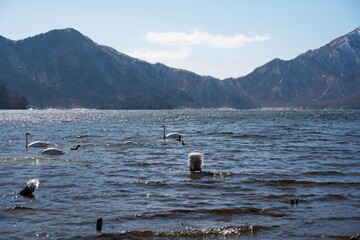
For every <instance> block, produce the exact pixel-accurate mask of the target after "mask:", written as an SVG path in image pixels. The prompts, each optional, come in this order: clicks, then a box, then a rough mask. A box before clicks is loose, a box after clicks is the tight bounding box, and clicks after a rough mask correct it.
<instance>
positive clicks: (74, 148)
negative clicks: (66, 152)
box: [70, 145, 80, 150]
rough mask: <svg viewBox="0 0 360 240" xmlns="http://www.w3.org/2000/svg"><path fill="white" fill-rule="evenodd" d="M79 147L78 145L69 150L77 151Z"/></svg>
mask: <svg viewBox="0 0 360 240" xmlns="http://www.w3.org/2000/svg"><path fill="white" fill-rule="evenodd" d="M79 147H80V145H77V146H76V147H72V148H70V150H78V149H79Z"/></svg>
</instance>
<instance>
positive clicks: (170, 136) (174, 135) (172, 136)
mask: <svg viewBox="0 0 360 240" xmlns="http://www.w3.org/2000/svg"><path fill="white" fill-rule="evenodd" d="M160 127H162V128H164V132H163V139H164V140H165V139H166V138H175V139H176V140H178V141H179V142H181V137H182V134H180V133H177V132H173V133H169V134H165V125H161V126H160Z"/></svg>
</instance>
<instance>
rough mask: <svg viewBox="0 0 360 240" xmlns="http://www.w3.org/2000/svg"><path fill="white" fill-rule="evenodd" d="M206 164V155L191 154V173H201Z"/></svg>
mask: <svg viewBox="0 0 360 240" xmlns="http://www.w3.org/2000/svg"><path fill="white" fill-rule="evenodd" d="M203 163H204V155H203V154H202V153H197V152H193V153H189V166H190V171H191V172H201V166H202V165H203Z"/></svg>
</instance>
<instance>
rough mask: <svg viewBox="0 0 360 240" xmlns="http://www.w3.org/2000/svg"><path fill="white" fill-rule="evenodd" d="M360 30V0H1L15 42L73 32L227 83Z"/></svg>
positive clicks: (1, 28)
mask: <svg viewBox="0 0 360 240" xmlns="http://www.w3.org/2000/svg"><path fill="white" fill-rule="evenodd" d="M359 26H360V0H251V1H250V0H249V1H245V0H181V1H180V0H127V1H123V0H101V1H100V0H61V1H52V0H32V1H28V0H0V35H1V36H3V37H6V38H9V39H12V40H19V39H23V38H26V37H30V36H34V35H37V34H40V33H45V32H47V31H50V30H52V29H62V28H68V27H71V28H74V29H77V30H78V31H80V32H81V33H83V34H84V35H86V36H88V37H89V38H91V39H92V40H94V41H95V42H97V43H98V44H101V45H107V46H110V47H113V48H115V49H116V50H118V51H119V52H122V53H125V54H128V55H131V56H134V57H137V58H140V59H143V60H146V61H148V62H151V63H156V62H161V63H164V64H166V65H168V66H170V67H175V68H181V69H186V70H189V71H193V72H195V73H198V74H200V75H210V76H214V77H218V78H220V79H224V78H227V77H240V76H243V75H246V74H248V73H250V72H251V71H253V70H254V69H255V68H256V67H259V66H261V65H263V64H265V63H266V62H268V61H270V60H272V59H274V58H281V59H284V60H289V59H292V58H295V57H296V56H298V55H299V54H301V53H303V52H306V51H307V50H310V49H316V48H319V47H321V46H323V45H325V44H326V43H328V42H330V41H331V40H333V39H335V38H337V37H339V36H341V35H344V34H346V33H348V32H350V31H352V30H354V29H355V28H357V27H359Z"/></svg>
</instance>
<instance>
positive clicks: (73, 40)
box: [0, 28, 252, 109]
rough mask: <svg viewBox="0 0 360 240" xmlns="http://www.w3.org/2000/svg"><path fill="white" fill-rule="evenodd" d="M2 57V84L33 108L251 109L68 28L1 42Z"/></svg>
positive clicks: (203, 81) (185, 74)
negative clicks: (236, 107)
mask: <svg viewBox="0 0 360 240" xmlns="http://www.w3.org/2000/svg"><path fill="white" fill-rule="evenodd" d="M0 56H2V57H1V59H0V83H3V84H6V86H7V87H8V88H9V89H11V90H12V91H13V92H14V93H16V94H19V95H24V96H26V98H27V99H28V100H29V102H30V103H31V104H32V105H34V106H36V107H42V108H43V107H45V108H46V107H63V108H69V107H87V108H113V109H117V108H125V109H126V108H135V109H141V108H147V109H158V108H180V107H190V108H199V107H204V108H206V107H222V106H224V105H225V106H226V105H228V104H229V105H230V104H231V106H233V102H234V103H236V104H237V105H238V106H239V107H251V106H252V105H251V104H252V103H251V102H250V101H248V100H247V98H246V97H244V98H242V96H241V95H238V94H235V93H233V91H231V90H227V89H226V88H223V87H222V85H223V83H222V82H221V81H219V80H218V79H216V78H212V77H204V76H199V75H197V74H195V73H192V72H189V71H185V70H179V69H174V68H169V67H166V66H165V65H163V64H150V63H147V62H145V61H141V60H138V59H135V58H132V57H129V56H127V55H125V54H122V53H119V52H117V51H116V50H114V49H112V48H110V47H106V46H101V45H98V44H96V43H95V42H93V41H92V40H90V39H89V38H87V37H85V36H84V35H82V34H81V33H80V32H78V31H76V30H74V29H71V28H70V29H64V30H52V31H50V32H48V33H45V34H40V35H37V36H35V37H31V38H26V39H24V40H20V41H11V40H8V39H5V38H3V37H2V38H0ZM234 94H235V95H234ZM233 95H234V96H233ZM229 96H231V98H229ZM228 99H229V100H228ZM231 101H233V102H231ZM227 102H229V103H227Z"/></svg>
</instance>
